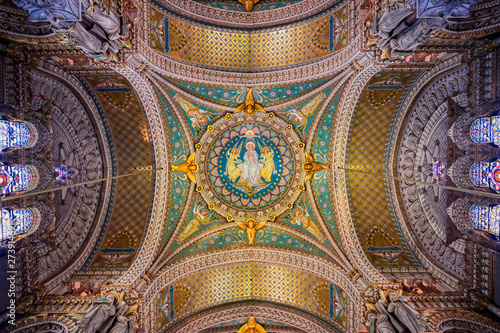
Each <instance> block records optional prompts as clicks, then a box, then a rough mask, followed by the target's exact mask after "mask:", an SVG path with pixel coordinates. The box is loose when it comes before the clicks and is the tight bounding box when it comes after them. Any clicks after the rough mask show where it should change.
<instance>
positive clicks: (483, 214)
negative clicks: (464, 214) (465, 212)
mask: <svg viewBox="0 0 500 333" xmlns="http://www.w3.org/2000/svg"><path fill="white" fill-rule="evenodd" d="M469 219H470V221H471V223H472V225H474V227H475V228H477V229H479V230H483V231H487V232H489V233H490V234H492V235H495V236H499V235H500V227H499V225H500V206H493V207H485V206H472V207H471V208H470V210H469Z"/></svg>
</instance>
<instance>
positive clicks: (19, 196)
mask: <svg viewBox="0 0 500 333" xmlns="http://www.w3.org/2000/svg"><path fill="white" fill-rule="evenodd" d="M158 170H163V168H159V169H151V170H141V171H137V172H133V173H127V174H125V175H119V176H113V177H107V178H101V179H96V180H89V181H86V182H81V183H77V184H72V185H65V186H60V187H55V188H51V189H45V190H42V191H37V192H28V193H23V194H19V195H14V196H9V197H6V198H1V197H0V203H1V202H3V201H10V200H15V199H21V198H26V197H30V196H32V195H38V194H43V193H49V192H53V191H58V190H62V189H65V188H71V187H75V186H81V185H88V184H95V183H100V182H103V181H106V180H113V179H118V178H124V177H130V176H134V175H139V174H142V173H146V172H149V173H153V172H155V171H158Z"/></svg>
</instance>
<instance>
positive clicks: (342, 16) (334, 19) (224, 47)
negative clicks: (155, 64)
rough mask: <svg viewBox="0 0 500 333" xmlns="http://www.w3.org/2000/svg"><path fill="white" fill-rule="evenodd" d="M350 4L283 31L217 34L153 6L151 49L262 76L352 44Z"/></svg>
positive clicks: (280, 29)
mask: <svg viewBox="0 0 500 333" xmlns="http://www.w3.org/2000/svg"><path fill="white" fill-rule="evenodd" d="M348 9H349V8H348V5H345V6H343V7H341V8H339V9H337V10H336V11H335V12H332V13H331V14H328V15H325V16H323V17H321V18H318V19H315V20H313V21H311V22H307V23H301V24H297V25H292V26H285V27H283V28H279V29H263V30H236V29H217V28H215V27H209V26H205V25H200V24H198V23H195V22H193V21H189V20H185V19H181V18H178V17H173V16H172V15H171V14H166V13H164V12H163V11H161V10H160V9H157V8H155V7H153V6H150V7H149V11H148V13H149V16H150V18H149V46H150V47H151V48H153V49H154V50H156V51H158V52H160V53H163V54H165V55H168V56H170V57H173V58H176V59H178V60H180V61H184V62H186V63H188V64H196V65H197V66H202V67H206V68H213V69H219V70H230V71H239V72H259V71H262V70H264V69H265V70H266V71H267V70H272V69H280V68H284V67H289V66H291V65H294V66H295V65H296V64H298V63H305V62H308V61H311V60H314V59H317V58H321V57H323V56H326V55H329V54H331V53H334V52H336V51H339V50H341V49H343V48H344V47H346V46H347V45H348V40H349V29H348V22H349V17H348V13H349V10H348Z"/></svg>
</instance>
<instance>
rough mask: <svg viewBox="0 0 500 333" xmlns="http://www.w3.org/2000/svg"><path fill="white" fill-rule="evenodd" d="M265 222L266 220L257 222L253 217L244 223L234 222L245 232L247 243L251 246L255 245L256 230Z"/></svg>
mask: <svg viewBox="0 0 500 333" xmlns="http://www.w3.org/2000/svg"><path fill="white" fill-rule="evenodd" d="M266 222H267V221H264V222H259V223H257V222H256V221H255V220H254V219H252V218H250V219H248V220H247V221H246V222H245V223H243V222H236V224H237V225H238V227H240V228H241V229H243V230H245V231H246V232H247V237H248V245H250V246H252V245H255V243H254V240H255V234H256V232H257V230H259V229H262V228H263V227H264V225H265V224H266Z"/></svg>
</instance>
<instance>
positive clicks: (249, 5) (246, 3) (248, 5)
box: [238, 0, 259, 12]
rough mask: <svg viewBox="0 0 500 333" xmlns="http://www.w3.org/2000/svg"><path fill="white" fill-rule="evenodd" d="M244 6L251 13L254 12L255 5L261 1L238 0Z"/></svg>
mask: <svg viewBox="0 0 500 333" xmlns="http://www.w3.org/2000/svg"><path fill="white" fill-rule="evenodd" d="M238 1H239V2H240V3H241V4H242V5H243V6H245V10H246V11H247V12H251V11H252V10H253V5H255V4H256V3H257V2H259V0H238Z"/></svg>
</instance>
